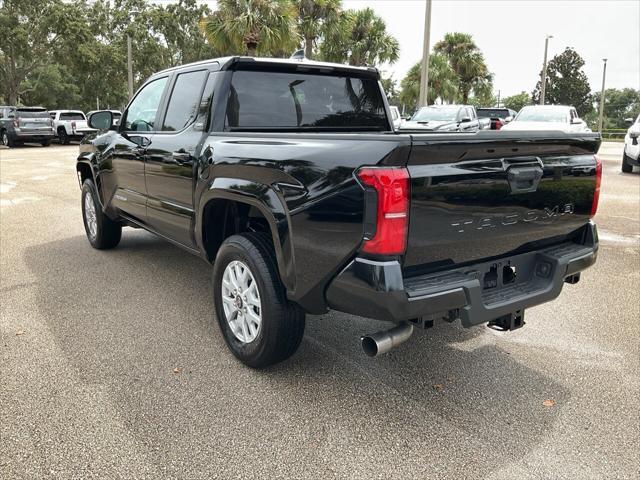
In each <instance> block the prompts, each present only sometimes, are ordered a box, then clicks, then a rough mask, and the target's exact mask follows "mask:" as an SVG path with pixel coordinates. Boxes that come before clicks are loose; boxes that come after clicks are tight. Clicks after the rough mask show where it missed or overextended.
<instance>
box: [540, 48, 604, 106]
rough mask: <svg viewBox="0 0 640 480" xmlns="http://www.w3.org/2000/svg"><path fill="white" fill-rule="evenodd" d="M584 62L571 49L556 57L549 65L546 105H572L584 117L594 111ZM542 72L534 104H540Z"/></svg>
mask: <svg viewBox="0 0 640 480" xmlns="http://www.w3.org/2000/svg"><path fill="white" fill-rule="evenodd" d="M583 66H584V60H583V59H582V57H581V56H580V55H578V53H577V52H576V51H575V50H574V49H573V48H570V47H567V48H566V49H565V51H564V52H562V53H560V54H558V55H556V56H554V57H553V58H552V59H551V61H550V62H549V63H548V65H547V81H546V88H545V103H548V104H551V105H572V106H574V107H575V108H576V110H577V111H578V114H579V115H580V116H581V117H582V116H584V115H586V114H588V113H589V112H591V111H592V110H593V104H592V102H593V98H592V95H591V87H590V86H589V81H588V79H587V75H586V74H585V73H584V72H583V71H582V67H583ZM541 88H542V70H541V71H540V80H538V83H537V84H536V88H535V89H534V91H533V93H532V94H531V97H532V99H533V103H536V104H537V103H539V102H540V92H541Z"/></svg>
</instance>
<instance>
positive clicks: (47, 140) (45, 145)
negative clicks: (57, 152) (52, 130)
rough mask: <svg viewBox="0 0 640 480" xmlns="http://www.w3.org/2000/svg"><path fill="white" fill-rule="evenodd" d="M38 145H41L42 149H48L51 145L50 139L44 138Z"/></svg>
mask: <svg viewBox="0 0 640 480" xmlns="http://www.w3.org/2000/svg"><path fill="white" fill-rule="evenodd" d="M40 144H41V145H42V146H43V147H48V146H49V145H51V139H50V138H45V139H44V140H42V141H41V142H40Z"/></svg>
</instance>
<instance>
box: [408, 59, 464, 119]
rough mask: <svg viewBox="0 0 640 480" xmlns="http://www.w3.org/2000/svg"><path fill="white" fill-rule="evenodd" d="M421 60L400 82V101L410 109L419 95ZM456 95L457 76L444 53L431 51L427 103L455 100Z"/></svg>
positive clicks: (414, 105) (415, 104)
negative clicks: (438, 100)
mask: <svg viewBox="0 0 640 480" xmlns="http://www.w3.org/2000/svg"><path fill="white" fill-rule="evenodd" d="M421 70H422V62H418V63H416V64H415V65H414V66H413V67H411V68H410V69H409V71H408V72H407V75H406V76H405V77H404V78H403V79H402V81H401V82H400V89H401V90H400V102H402V104H403V105H407V106H408V107H409V108H410V109H413V108H415V107H416V106H417V105H418V98H419V97H420V79H421V77H422V75H421V73H422V72H421ZM457 95H458V76H457V75H456V73H455V72H454V71H453V69H452V68H451V66H450V65H449V62H448V60H447V58H446V57H445V56H444V55H439V54H434V53H432V54H431V55H430V56H429V90H428V91H427V103H428V104H430V105H431V104H433V103H435V102H436V100H437V99H440V100H442V101H444V102H455V101H456V97H457Z"/></svg>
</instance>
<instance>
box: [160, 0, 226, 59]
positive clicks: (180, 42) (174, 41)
mask: <svg viewBox="0 0 640 480" xmlns="http://www.w3.org/2000/svg"><path fill="white" fill-rule="evenodd" d="M149 15H150V23H151V27H152V32H153V36H154V37H155V38H156V39H157V40H158V41H159V42H160V43H161V44H163V45H165V46H166V48H165V51H166V57H167V58H166V63H168V64H169V65H170V66H174V65H181V64H183V63H191V62H197V61H199V60H204V59H207V58H215V57H216V56H218V52H217V51H216V50H215V49H214V48H213V47H212V46H211V45H209V44H208V43H207V42H206V37H205V35H204V33H203V32H202V30H201V29H200V28H199V20H200V19H201V18H204V17H206V16H209V15H211V10H209V7H208V6H207V5H201V4H198V3H197V1H196V0H180V1H179V2H177V3H173V4H170V5H167V6H165V7H163V6H160V5H154V6H152V7H151V8H150V12H149Z"/></svg>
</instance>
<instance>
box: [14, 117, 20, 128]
mask: <svg viewBox="0 0 640 480" xmlns="http://www.w3.org/2000/svg"><path fill="white" fill-rule="evenodd" d="M13 126H14V127H15V128H19V127H20V119H19V118H14V119H13Z"/></svg>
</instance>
